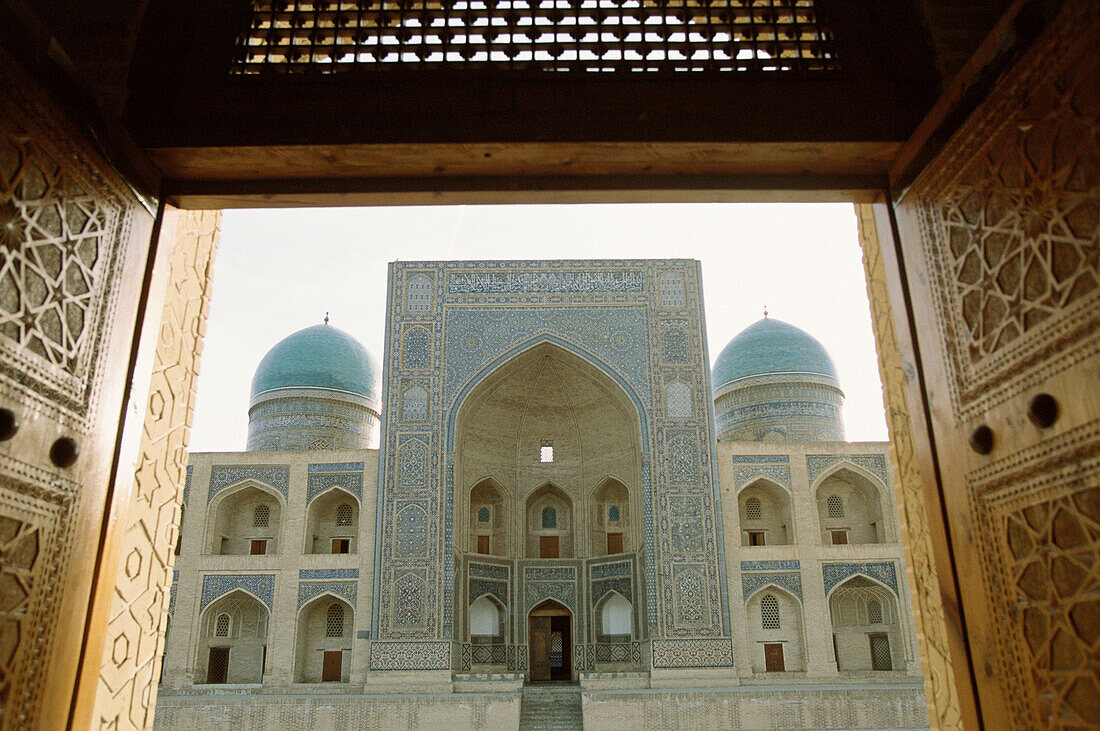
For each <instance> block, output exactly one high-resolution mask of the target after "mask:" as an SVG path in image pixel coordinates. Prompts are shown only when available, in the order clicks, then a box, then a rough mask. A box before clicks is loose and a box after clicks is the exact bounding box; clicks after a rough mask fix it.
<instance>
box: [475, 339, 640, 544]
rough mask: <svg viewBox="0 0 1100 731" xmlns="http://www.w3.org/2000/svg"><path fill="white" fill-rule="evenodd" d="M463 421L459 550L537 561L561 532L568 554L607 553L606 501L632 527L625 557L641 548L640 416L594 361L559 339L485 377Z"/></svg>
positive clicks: (621, 521)
mask: <svg viewBox="0 0 1100 731" xmlns="http://www.w3.org/2000/svg"><path fill="white" fill-rule="evenodd" d="M454 423H455V430H454V435H455V436H454V475H455V486H456V487H455V490H454V495H455V505H454V507H453V515H454V526H455V536H454V547H455V549H456V550H457V551H460V552H466V553H482V552H483V551H481V550H479V547H480V548H484V547H485V544H486V543H488V548H489V551H488V553H489V554H491V555H496V556H513V557H517V558H523V557H527V558H534V557H539V556H540V555H541V553H542V552H541V551H540V548H539V544H540V542H541V537H543V536H546V537H547V538H550V537H552V536H554V535H556V536H557V538H558V556H559V557H561V558H567V557H576V558H580V557H586V556H591V555H600V556H602V555H605V554H606V553H607V535H606V534H607V532H608V531H607V530H606V526H605V525H604V523H603V522H601V521H600V520H599V519H598V516H597V515H596V511H597V507H596V505H597V503H600V502H601V500H602V501H603V502H604V503H605V504H606V503H609V502H613V503H615V510H614V511H613V513H617V515H618V516H619V521H618V523H619V524H620V525H625V526H626V527H624V528H623V530H622V531H612V532H621V533H622V534H623V537H622V543H623V547H622V550H623V552H627V551H637V550H639V548H640V547H641V544H642V540H641V536H642V532H641V526H639V525H637V523H638V521H637V520H630V517H631V516H637V515H641V514H642V499H641V453H642V441H641V440H642V435H641V426H640V424H641V420H640V417H639V414H638V410H637V408H636V407H635V405H634V402H633V400H632V399H631V397H630V396H629V395H628V394H627V393H626V391H625V390H624V389H623V387H622V386H621V385H619V383H617V382H616V381H615V379H614V378H613V377H612V376H610V375H609V374H608V373H607V372H605V371H604V370H603V369H602V368H601V367H599V366H597V365H596V364H595V363H594V362H592V361H590V360H588V359H586V358H584V357H582V356H581V355H579V354H578V353H574V352H572V351H571V350H569V349H568V348H567V347H563V346H562V345H558V344H556V343H551V342H542V343H539V344H536V345H533V346H532V347H530V348H528V349H526V350H524V351H522V352H520V353H518V354H516V355H515V356H513V357H511V358H510V359H508V360H506V361H505V362H504V363H502V364H500V365H499V366H497V367H496V368H495V369H493V370H492V371H491V372H489V373H487V374H485V375H483V376H482V377H480V379H479V380H477V381H476V385H474V386H473V387H472V388H471V389H470V390H469V392H468V393H467V394H466V396H465V397H464V398H463V399H462V401H461V403H460V404H459V405H458V412H457V414H456V416H455V422H454ZM609 475H614V476H615V477H614V482H615V483H617V484H616V485H611V484H610V483H609V482H608V476H609ZM605 483H606V484H605ZM612 497H613V499H612ZM536 507H537V508H538V511H539V512H538V515H537V516H535V515H534V514H533V513H532V512H531V511H532V510H534V509H535V508H536ZM482 508H489V510H488V514H487V515H486V513H485V511H483V510H482ZM547 508H551V509H552V510H551V511H547V512H546V516H545V521H544V515H543V512H544V511H546V509H547ZM551 513H553V515H551ZM483 517H485V518H488V519H489V520H488V522H489V524H490V525H489V526H488V527H486V526H485V525H484V524H483V523H482V521H481V520H480V519H479V518H483ZM604 517H605V519H606V516H604ZM551 522H553V523H555V524H556V527H550V523H551ZM479 536H489V537H488V539H486V538H479ZM547 542H548V543H549V542H551V541H547Z"/></svg>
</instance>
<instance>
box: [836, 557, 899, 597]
mask: <svg viewBox="0 0 1100 731" xmlns="http://www.w3.org/2000/svg"><path fill="white" fill-rule="evenodd" d="M821 574H822V577H823V579H824V582H825V595H826V596H828V595H829V593H830V592H831V591H832V590H833V588H834V587H836V586H837V585H838V584H840V583H841V582H843V581H845V580H846V579H848V578H850V577H852V576H855V575H856V574H862V575H864V576H867V577H870V578H871V579H874V580H876V581H878V582H879V583H882V584H885V585H886V586H888V587H890V589H891V590H892V591H893V592H894V594H895V595H898V574H897V567H896V566H895V565H894V562H893V561H881V562H864V563H851V562H848V563H827V564H824V565H823V566H822V567H821Z"/></svg>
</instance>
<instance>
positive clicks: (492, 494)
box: [466, 478, 513, 556]
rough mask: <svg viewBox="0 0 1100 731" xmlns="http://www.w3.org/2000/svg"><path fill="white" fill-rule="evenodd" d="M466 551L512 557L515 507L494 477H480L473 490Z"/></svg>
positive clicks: (470, 498) (468, 503)
mask: <svg viewBox="0 0 1100 731" xmlns="http://www.w3.org/2000/svg"><path fill="white" fill-rule="evenodd" d="M467 505H468V506H469V509H468V515H467V526H468V534H467V535H468V537H469V538H468V542H467V546H466V550H467V552H469V553H478V554H482V555H487V556H511V555H512V540H511V523H512V513H513V510H511V506H510V505H509V504H508V502H507V501H506V499H505V495H504V491H503V490H502V489H501V487H500V485H498V484H497V483H496V482H495V481H494V480H492V479H489V478H486V479H484V480H480V481H479V482H478V483H477V484H476V485H474V486H473V488H471V490H470V495H469V500H468V502H467Z"/></svg>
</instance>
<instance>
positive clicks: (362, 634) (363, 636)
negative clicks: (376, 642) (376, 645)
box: [355, 629, 370, 640]
mask: <svg viewBox="0 0 1100 731" xmlns="http://www.w3.org/2000/svg"><path fill="white" fill-rule="evenodd" d="M355 636H356V638H357V639H360V640H369V639H370V630H369V629H361V630H359V631H358V632H356V633H355Z"/></svg>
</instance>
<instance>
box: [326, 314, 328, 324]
mask: <svg viewBox="0 0 1100 731" xmlns="http://www.w3.org/2000/svg"><path fill="white" fill-rule="evenodd" d="M325 324H326V325H327V324H328V313H327V312H326V313H325Z"/></svg>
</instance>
